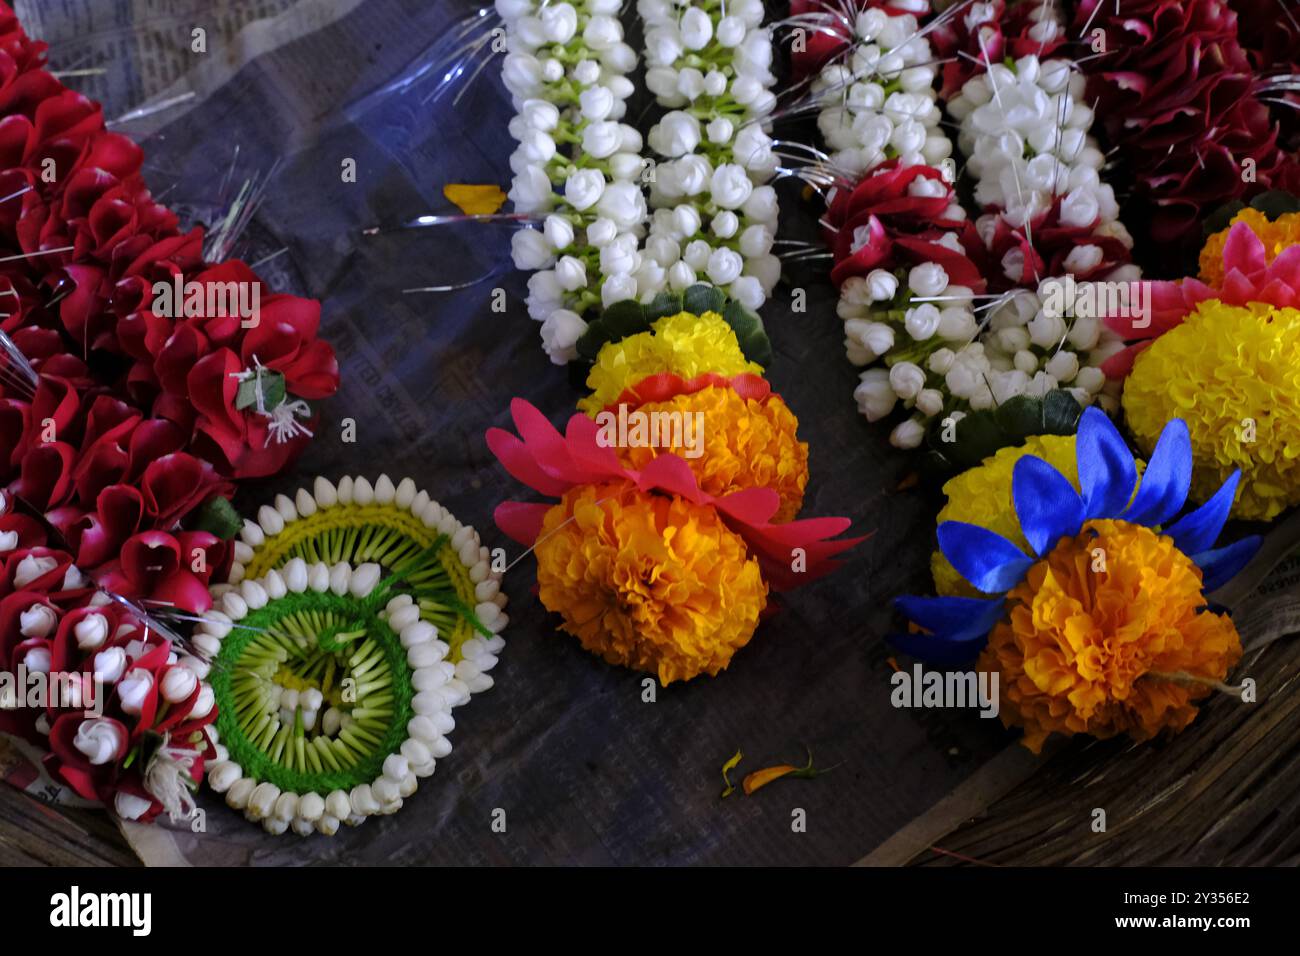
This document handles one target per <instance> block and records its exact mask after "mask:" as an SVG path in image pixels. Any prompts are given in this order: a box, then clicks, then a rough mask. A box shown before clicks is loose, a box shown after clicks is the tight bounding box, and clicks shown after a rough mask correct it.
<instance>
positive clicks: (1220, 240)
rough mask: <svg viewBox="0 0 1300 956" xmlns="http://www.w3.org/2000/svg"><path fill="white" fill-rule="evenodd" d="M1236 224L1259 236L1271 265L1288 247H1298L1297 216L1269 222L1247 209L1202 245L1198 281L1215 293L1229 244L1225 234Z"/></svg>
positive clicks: (1299, 224)
mask: <svg viewBox="0 0 1300 956" xmlns="http://www.w3.org/2000/svg"><path fill="white" fill-rule="evenodd" d="M1239 222H1244V223H1245V224H1246V225H1247V226H1249V227H1250V231H1251V232H1253V233H1254V234H1255V235H1257V236H1259V238H1260V241H1261V242H1263V243H1264V257H1265V259H1266V261H1268V262H1270V263H1271V262H1272V261H1273V260H1274V259H1276V258H1277V257H1278V254H1279V253H1281V252H1282V250H1283V249H1285V248H1286V247H1287V246H1294V245H1297V244H1300V212H1288V213H1283V214H1282V215H1280V216H1278V217H1277V219H1276V220H1270V219H1269V218H1268V216H1266V215H1265V214H1264V213H1262V212H1260V211H1259V210H1258V209H1253V208H1251V207H1250V206H1247V207H1246V208H1245V209H1243V210H1241V211H1240V212H1239V213H1237V214H1236V215H1235V216H1233V217H1232V222H1230V223H1229V224H1228V227H1227V228H1226V229H1221V230H1220V231H1219V232H1216V233H1215V234H1214V235H1212V236H1210V238H1209V239H1207V240H1206V241H1205V245H1204V247H1203V248H1202V249H1201V259H1200V266H1201V276H1200V278H1201V281H1202V282H1204V283H1205V284H1206V285H1209V286H1213V287H1214V288H1216V289H1219V288H1222V287H1223V278H1224V276H1223V247H1224V246H1225V245H1226V244H1227V242H1228V233H1229V232H1230V231H1231V230H1232V227H1233V226H1234V225H1236V224H1237V223H1239Z"/></svg>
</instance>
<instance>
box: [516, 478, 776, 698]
mask: <svg viewBox="0 0 1300 956" xmlns="http://www.w3.org/2000/svg"><path fill="white" fill-rule="evenodd" d="M570 519H571V520H570ZM537 540H538V545H537V583H538V593H539V596H540V597H541V600H542V603H543V604H544V605H545V606H546V608H547V609H548V610H550V611H554V612H556V613H558V614H559V615H560V616H561V617H563V619H564V623H563V624H562V625H561V627H562V629H563V630H565V631H567V632H568V633H570V634H572V635H573V636H574V637H576V638H578V640H579V641H581V642H582V646H583V647H585V648H586V649H587V650H589V651H591V652H592V653H594V654H599V655H600V656H601V657H602V658H604V659H605V661H607V662H608V663H610V664H622V665H625V666H627V667H632V668H635V669H637V670H643V671H648V672H650V673H652V674H657V675H658V677H659V682H660V683H661V684H668V683H671V682H672V681H675V680H689V679H690V678H692V677H695V676H696V675H697V674H701V673H708V674H711V675H714V674H717V673H718V671H720V670H722V669H723V668H725V667H726V666H727V664H728V663H730V661H731V656H732V655H733V654H734V653H735V652H736V651H737V650H738V649H739V648H741V647H744V646H745V645H746V644H747V643H749V639H750V638H751V637H753V635H754V629H755V628H756V627H757V626H758V616H759V613H760V612H761V611H762V610H763V608H764V606H765V605H766V604H767V584H766V583H765V582H764V581H763V576H762V574H761V573H760V571H759V566H758V561H757V559H755V558H752V557H750V556H749V552H748V548H747V547H746V545H745V542H744V539H742V538H741V537H740V536H739V535H738V534H736V533H735V532H734V531H732V530H731V529H729V528H728V527H727V526H726V525H725V524H723V522H722V519H721V518H720V517H719V515H718V513H717V512H716V511H714V510H713V509H712V508H708V507H702V506H700V505H695V504H692V503H691V502H689V501H686V500H684V499H681V498H675V497H669V496H667V495H655V494H648V493H646V492H643V491H640V490H638V489H637V488H636V487H634V486H633V485H631V484H627V483H614V484H603V485H584V486H581V487H578V488H574V489H572V490H570V491H569V492H567V493H566V494H565V496H564V499H563V500H562V501H561V502H560V504H558V505H556V506H555V507H554V508H552V509H551V510H550V511H549V512H548V513H547V515H546V519H545V521H544V522H543V524H542V530H541V533H540V534H539V535H538V539H537Z"/></svg>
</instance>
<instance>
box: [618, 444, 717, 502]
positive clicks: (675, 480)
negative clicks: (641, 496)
mask: <svg viewBox="0 0 1300 956" xmlns="http://www.w3.org/2000/svg"><path fill="white" fill-rule="evenodd" d="M636 484H637V487H638V488H640V489H641V490H642V491H655V490H658V491H666V492H668V493H669V494H672V495H676V496H677V497H679V498H685V499H686V500H687V501H692V502H694V503H695V504H707V503H709V502H710V501H711V500H712V499H711V497H710V496H708V495H706V494H704V493H703V492H702V491H700V486H699V484H698V483H697V482H696V481H695V474H694V472H692V471H691V468H690V466H689V465H688V464H686V462H685V461H684V460H683V459H681V458H678V457H677V456H676V455H672V454H664V455H659V456H657V457H655V458H652V459H651V460H650V461H649V463H647V464H646V466H645V467H644V468H643V469H641V473H640V475H638V476H637V479H636Z"/></svg>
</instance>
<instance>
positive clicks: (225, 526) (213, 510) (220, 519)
mask: <svg viewBox="0 0 1300 956" xmlns="http://www.w3.org/2000/svg"><path fill="white" fill-rule="evenodd" d="M243 526H244V519H242V518H241V517H239V512H238V511H236V510H235V508H234V506H233V505H232V504H231V503H230V502H229V501H227V500H226V499H225V498H211V499H209V500H208V501H207V502H206V503H205V504H204V505H203V507H202V508H200V509H199V511H198V516H197V517H196V518H195V519H194V527H195V529H196V530H198V531H206V532H208V533H209V534H215V535H216V536H217V537H218V538H222V539H224V540H226V541H229V540H230V539H231V538H233V537H234V536H235V535H237V534H239V529H240V528H242V527H243Z"/></svg>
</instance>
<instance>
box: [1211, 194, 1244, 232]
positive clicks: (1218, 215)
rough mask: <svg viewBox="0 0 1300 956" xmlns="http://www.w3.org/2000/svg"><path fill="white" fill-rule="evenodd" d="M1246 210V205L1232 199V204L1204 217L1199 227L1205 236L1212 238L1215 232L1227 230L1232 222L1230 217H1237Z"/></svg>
mask: <svg viewBox="0 0 1300 956" xmlns="http://www.w3.org/2000/svg"><path fill="white" fill-rule="evenodd" d="M1245 208H1246V204H1245V203H1244V202H1242V201H1241V200H1240V199H1234V200H1233V201H1232V202H1230V203H1227V204H1225V205H1223V206H1220V207H1219V208H1218V209H1216V210H1214V212H1212V213H1210V214H1209V215H1208V216H1206V217H1205V222H1204V223H1203V224H1202V225H1201V228H1202V230H1203V231H1204V233H1205V235H1206V236H1212V235H1214V234H1215V233H1216V232H1222V231H1223V230H1224V229H1227V228H1228V224H1229V223H1231V222H1232V217H1233V216H1235V215H1237V213H1239V212H1241V211H1242V210H1243V209H1245Z"/></svg>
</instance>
